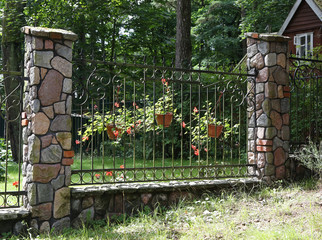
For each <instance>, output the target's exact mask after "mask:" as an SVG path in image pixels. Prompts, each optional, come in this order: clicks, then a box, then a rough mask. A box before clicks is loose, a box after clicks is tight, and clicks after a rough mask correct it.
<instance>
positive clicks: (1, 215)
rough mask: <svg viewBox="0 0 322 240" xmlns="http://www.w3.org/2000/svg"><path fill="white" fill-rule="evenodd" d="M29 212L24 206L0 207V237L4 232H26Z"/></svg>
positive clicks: (16, 233)
mask: <svg viewBox="0 0 322 240" xmlns="http://www.w3.org/2000/svg"><path fill="white" fill-rule="evenodd" d="M29 220H30V212H29V211H28V210H26V209H24V208H5V209H0V239H2V237H3V238H4V237H5V235H6V234H9V233H11V234H14V235H20V234H24V233H26V232H27V223H28V222H29Z"/></svg>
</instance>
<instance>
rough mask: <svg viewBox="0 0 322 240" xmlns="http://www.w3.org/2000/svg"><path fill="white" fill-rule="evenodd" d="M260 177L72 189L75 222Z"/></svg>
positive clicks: (250, 183)
mask: <svg viewBox="0 0 322 240" xmlns="http://www.w3.org/2000/svg"><path fill="white" fill-rule="evenodd" d="M259 185H260V181H258V180H256V179H240V180H238V179H234V180H228V179H226V180H202V181H189V182H182V181H178V182H177V181H172V182H167V183H144V184H142V183H141V184H113V185H103V186H90V187H73V188H72V189H71V226H72V227H75V228H78V227H82V226H83V224H84V223H86V222H87V221H91V220H107V219H108V218H110V219H111V220H113V218H115V217H119V216H120V215H121V214H126V215H127V216H130V215H133V214H137V213H138V212H139V211H149V210H150V211H152V210H154V209H155V208H156V207H163V208H165V207H170V206H171V205H175V204H177V203H178V202H179V201H181V200H192V199H196V198H199V197H201V196H202V195H203V194H209V193H211V194H213V193H218V194H220V191H221V190H224V191H227V190H231V191H233V190H234V191H236V190H237V189H240V188H241V187H243V188H245V189H254V188H255V187H258V186H259ZM121 220H122V219H121Z"/></svg>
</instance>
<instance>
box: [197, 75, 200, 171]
mask: <svg viewBox="0 0 322 240" xmlns="http://www.w3.org/2000/svg"><path fill="white" fill-rule="evenodd" d="M198 80H199V81H200V78H199V76H198ZM198 109H199V111H198V124H199V127H198V130H199V132H198V138H199V141H198V149H199V154H198V156H197V157H198V166H200V152H201V149H200V147H201V144H200V141H201V139H200V135H201V128H200V114H201V87H200V84H199V85H198Z"/></svg>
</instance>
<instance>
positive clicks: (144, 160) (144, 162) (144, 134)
mask: <svg viewBox="0 0 322 240" xmlns="http://www.w3.org/2000/svg"><path fill="white" fill-rule="evenodd" d="M144 64H145V62H144ZM143 96H144V99H143V167H144V180H146V149H145V145H146V142H145V138H146V69H144V70H143Z"/></svg>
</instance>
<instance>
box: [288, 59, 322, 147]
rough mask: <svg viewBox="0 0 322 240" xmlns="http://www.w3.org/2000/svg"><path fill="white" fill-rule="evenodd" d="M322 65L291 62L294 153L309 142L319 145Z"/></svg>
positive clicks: (306, 60)
mask: <svg viewBox="0 0 322 240" xmlns="http://www.w3.org/2000/svg"><path fill="white" fill-rule="evenodd" d="M321 79H322V61H321V60H314V59H302V58H293V57H291V58H290V83H291V111H290V114H291V115H290V121H291V122H290V129H291V142H290V144H291V152H294V151H296V150H297V149H299V148H300V147H301V146H303V145H304V144H307V143H308V142H309V141H312V142H314V143H315V144H319V142H320V140H321V139H320V138H321V129H322V112H321V111H322V110H321V106H322V103H321V95H322V86H321Z"/></svg>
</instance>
